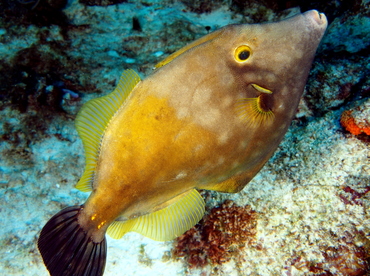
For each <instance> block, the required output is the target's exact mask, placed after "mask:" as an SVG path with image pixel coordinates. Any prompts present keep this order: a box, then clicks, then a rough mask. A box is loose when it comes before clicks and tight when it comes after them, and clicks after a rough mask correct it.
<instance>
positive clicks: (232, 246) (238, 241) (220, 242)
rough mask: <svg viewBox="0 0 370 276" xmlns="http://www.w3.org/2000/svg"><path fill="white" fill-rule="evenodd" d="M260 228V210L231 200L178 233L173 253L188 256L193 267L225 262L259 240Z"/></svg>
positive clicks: (175, 255)
mask: <svg viewBox="0 0 370 276" xmlns="http://www.w3.org/2000/svg"><path fill="white" fill-rule="evenodd" d="M256 228H257V213H256V212H255V211H253V210H252V209H251V208H250V206H244V207H240V206H237V205H235V204H234V203H233V202H232V201H230V200H228V201H225V202H224V203H223V204H222V205H221V206H219V207H215V208H213V209H212V210H211V211H210V213H209V215H208V216H206V217H205V218H204V219H203V220H202V221H201V222H200V223H199V224H197V225H195V226H194V227H193V228H191V229H190V230H189V231H187V232H186V233H185V234H183V235H182V236H180V237H178V238H177V240H176V243H175V248H174V249H173V251H172V254H173V256H174V257H183V258H185V260H186V261H187V263H188V265H189V267H190V268H196V267H203V266H206V265H207V264H211V265H217V264H222V263H225V262H227V261H229V260H230V259H231V258H232V257H237V256H239V255H240V250H241V249H242V248H244V247H245V246H246V245H253V244H254V243H255V236H256V232H257V230H256Z"/></svg>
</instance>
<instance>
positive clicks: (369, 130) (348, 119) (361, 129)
mask: <svg viewBox="0 0 370 276" xmlns="http://www.w3.org/2000/svg"><path fill="white" fill-rule="evenodd" d="M340 123H341V125H342V126H343V127H344V128H345V129H346V130H347V131H349V132H350V133H352V134H353V135H359V134H361V133H366V134H367V135H370V125H367V124H361V123H357V122H356V120H355V118H354V117H353V115H352V110H346V111H344V112H343V113H342V116H341V118H340Z"/></svg>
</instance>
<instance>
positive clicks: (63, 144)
mask: <svg viewBox="0 0 370 276" xmlns="http://www.w3.org/2000/svg"><path fill="white" fill-rule="evenodd" d="M337 2H338V3H340V2H339V1H337ZM358 3H360V4H361V8H360V12H357V14H356V12H354V11H350V12H348V13H346V12H343V13H342V14H338V15H335V16H334V15H333V16H332V18H331V22H330V23H332V24H331V25H330V26H329V29H328V32H327V38H329V39H327V40H325V39H324V43H323V45H321V46H320V49H319V53H318V58H317V59H316V60H315V64H314V65H313V68H314V69H313V72H312V73H311V75H310V79H309V82H308V85H307V91H306V93H307V96H305V98H304V101H302V105H301V107H300V112H299V118H297V119H295V120H294V121H293V123H292V126H291V127H290V128H289V131H288V133H287V134H286V136H285V138H284V140H283V142H282V143H281V145H280V146H279V148H278V150H277V151H276V153H275V154H274V156H273V157H272V158H271V159H270V160H269V161H268V163H267V164H266V165H265V166H264V168H263V169H262V170H261V171H260V172H259V173H258V175H257V176H256V177H255V178H254V179H253V180H252V181H251V182H250V183H249V184H248V185H247V186H246V187H245V188H244V189H243V190H242V191H241V192H240V193H238V194H220V193H216V192H214V193H212V195H213V199H212V200H211V202H207V204H208V206H214V205H217V204H219V203H221V202H223V201H224V200H225V199H232V200H234V201H235V202H236V203H237V204H238V205H247V204H248V205H250V206H251V207H252V209H253V210H255V211H256V212H258V221H257V235H256V241H257V243H258V244H259V245H260V246H259V247H258V248H257V247H246V248H244V249H243V252H242V259H243V260H242V261H241V262H240V260H239V261H238V262H237V264H236V261H234V260H231V261H230V262H227V263H225V264H223V265H219V266H206V267H204V268H200V269H189V268H188V267H187V265H186V263H185V261H184V260H181V259H180V260H174V259H173V258H168V256H170V252H171V249H172V248H173V242H156V241H152V240H150V239H148V238H145V237H143V236H141V235H139V234H135V233H130V234H127V235H125V236H124V237H123V238H122V239H121V240H113V239H111V238H109V237H108V258H107V265H106V270H105V274H104V275H107V276H111V275H163V276H167V275H171V276H173V275H366V274H367V275H370V272H369V271H370V270H369V267H370V264H369V263H367V264H366V259H367V262H369V256H370V245H369V244H370V240H369V239H370V210H369V206H370V193H365V191H367V190H366V188H367V187H369V186H370V148H369V147H370V146H369V145H370V144H369V139H368V138H367V137H365V136H364V135H362V136H361V137H356V136H354V135H352V134H350V133H348V132H346V131H344V129H343V128H342V126H341V125H340V123H339V119H340V116H341V114H342V112H343V111H344V110H347V109H350V108H352V107H353V106H359V105H361V104H362V102H363V101H368V97H369V88H370V82H369V80H368V79H367V78H368V76H369V71H370V67H369V55H368V53H369V46H368V45H370V43H369V35H368V34H369V31H370V23H369V17H368V16H369V9H368V5H369V2H368V1H362V2H361V1H358ZM42 4H43V2H42V1H41V2H40V3H39V5H42ZM36 8H37V7H36ZM254 8H258V6H255V7H254ZM318 8H319V7H318ZM63 12H64V14H65V15H66V16H67V19H68V20H69V22H71V24H73V25H75V26H86V25H88V26H89V27H88V28H86V29H82V27H81V28H80V29H79V28H77V27H76V28H75V29H71V30H70V34H69V38H70V39H71V41H70V43H71V45H70V46H68V47H67V49H66V50H65V52H64V53H65V54H66V55H68V56H69V57H73V58H79V59H82V60H83V61H84V63H83V64H84V67H83V68H81V70H78V68H77V69H76V68H75V70H76V71H74V72H71V76H72V75H73V76H72V77H71V78H70V80H71V82H74V81H78V80H79V81H80V86H83V85H88V84H89V85H90V84H91V85H93V86H95V88H94V89H90V91H89V88H87V89H86V90H85V91H74V92H75V93H77V94H78V100H76V101H72V100H71V97H72V98H73V96H74V94H73V93H68V91H66V93H65V95H64V99H63V101H62V104H61V107H62V108H63V111H64V112H65V113H66V114H67V115H68V116H66V115H65V114H64V115H63V116H62V115H60V114H59V113H58V114H57V115H55V116H54V117H53V116H52V119H49V120H47V127H44V128H43V129H42V130H40V129H38V124H37V123H36V124H35V123H34V120H28V119H27V118H29V116H32V117H33V118H34V117H37V116H39V115H38V110H37V108H34V107H32V106H31V105H29V106H28V108H26V110H19V108H17V107H15V106H14V105H12V104H11V103H9V102H6V99H4V96H2V98H1V99H2V101H3V102H2V106H1V108H0V113H1V114H0V116H1V121H0V134H1V137H2V138H3V140H2V141H1V143H0V152H1V158H0V199H1V204H0V245H1V246H0V256H1V259H0V275H38V276H41V275H48V273H47V270H46V269H45V267H44V265H43V262H42V260H41V257H40V255H39V253H38V250H37V247H36V241H37V237H38V233H39V231H40V229H41V228H42V226H43V225H44V224H45V223H46V221H47V220H48V219H49V218H50V217H51V216H52V215H53V214H55V213H56V212H58V211H59V210H60V209H61V208H63V207H66V206H70V205H76V204H81V203H83V202H84V199H86V197H87V195H86V194H84V193H82V192H79V191H77V190H76V189H75V188H74V185H75V183H77V181H78V179H79V177H80V176H81V174H82V172H83V168H84V156H83V148H82V144H81V141H80V140H79V138H78V136H77V133H76V130H75V128H74V123H73V118H74V116H75V115H76V112H77V111H78V109H79V107H80V106H81V105H82V103H84V102H86V101H87V100H88V99H91V98H94V97H97V96H99V95H101V94H99V93H100V92H102V93H103V94H105V93H108V92H110V91H111V90H112V89H113V87H114V83H115V82H116V80H117V79H118V78H119V76H120V73H121V72H122V71H123V70H124V69H126V68H134V69H136V70H138V71H139V72H140V74H141V76H143V77H144V76H145V75H146V74H147V73H149V72H150V68H151V67H152V66H153V64H154V63H155V62H157V61H159V60H160V59H161V58H163V57H165V56H166V55H167V54H169V53H170V52H172V51H174V50H176V49H178V48H179V47H181V46H182V45H184V43H186V42H187V41H191V40H192V39H194V38H197V37H200V36H202V35H204V34H206V33H207V31H206V30H205V26H210V27H211V29H212V30H213V29H217V28H218V27H221V26H224V25H227V24H229V23H237V22H245V21H247V22H253V20H252V19H248V18H247V19H246V18H245V17H244V16H243V15H242V14H241V13H238V12H235V11H230V10H229V7H228V6H227V5H224V4H220V5H219V6H217V7H216V8H215V9H213V10H212V11H211V12H210V13H203V14H197V13H195V12H191V11H190V10H189V8H188V7H186V6H185V5H184V4H183V3H174V4H168V3H167V4H164V3H162V2H161V1H146V2H145V3H144V4H143V3H122V4H119V5H113V6H107V7H97V6H92V7H89V6H85V5H82V4H79V3H78V1H74V0H73V1H69V3H68V5H67V6H66V8H65V9H64V10H63ZM297 12H299V8H297V7H296V8H292V9H290V10H289V11H288V12H285V13H283V14H282V15H281V14H280V15H278V14H279V13H273V12H272V11H266V14H267V15H266V17H265V19H269V20H276V19H278V18H279V17H285V16H287V14H288V13H291V14H294V13H297ZM251 14H253V12H251ZM364 15H365V16H364ZM366 15H367V16H366ZM133 16H136V17H137V18H138V19H139V22H140V24H141V28H142V31H141V32H140V31H132V17H133ZM359 18H360V19H359ZM346 20H348V21H346ZM346 22H349V23H346ZM358 22H361V23H358ZM172 23H173V24H172ZM174 23H176V24H174ZM356 24H357V25H356ZM359 26H360V27H359ZM169 28H173V29H169ZM176 28H177V29H176ZM359 28H360V29H361V30H360V29H359ZM40 29H42V30H43V31H45V30H48V33H47V36H48V38H47V39H46V40H47V41H54V42H55V43H62V42H63V39H64V38H63V37H62V36H61V34H60V32H61V31H60V27H59V26H56V25H51V26H48V27H38V26H34V25H29V26H24V27H20V28H18V29H16V31H17V32H18V33H17V32H15V31H14V30H11V29H9V28H8V27H7V28H2V29H0V30H1V43H0V56H1V57H0V59H1V60H3V63H5V62H6V63H9V64H11V62H12V58H13V57H14V56H15V55H17V53H18V52H19V51H20V50H22V49H26V48H29V47H30V46H31V45H37V47H40V48H42V47H46V50H45V49H44V50H42V51H48V49H49V48H48V47H50V44H49V46H42V45H39V44H38V43H39V39H40V37H39V32H40ZM181 29H183V31H184V33H181V31H179V30H181ZM339 29H340V31H338V30H339ZM348 29H350V31H348ZM347 31H348V33H346V32H347ZM165 32H167V34H166V33H165ZM192 35H193V36H194V37H192ZM166 36H167V41H164V40H163V37H166ZM177 36H179V37H181V38H183V39H184V38H185V40H186V42H184V41H181V40H180V41H179V40H178V39H177ZM138 37H139V38H140V39H138V40H135V41H140V43H141V44H138V45H134V46H131V48H130V49H131V50H132V51H131V52H130V51H126V50H123V49H122V45H124V43H126V42H127V43H129V41H130V39H131V38H136V39H137V38H138ZM336 39H337V40H338V41H335V40H336ZM361 43H362V44H361ZM336 47H339V48H340V50H338V54H336V53H335V48H336ZM353 47H354V49H353ZM356 47H357V48H356ZM361 47H362V48H361ZM40 51H41V50H40ZM135 51H136V52H135ZM333 51H334V53H333ZM336 57H337V58H338V59H335V58H336ZM355 57H357V58H355ZM351 58H352V59H351ZM50 70H54V68H50ZM318 76H321V77H320V78H319V77H318ZM66 78H67V79H68V76H67V77H66ZM2 81H3V82H4V81H5V80H4V79H3V80H2ZM2 85H3V83H2ZM346 85H347V86H348V85H350V87H352V88H351V89H350V90H349V92H348V91H347V92H348V93H347V94H346V95H345V96H343V93H344V92H343V90H345V88H346V87H347V86H346ZM77 86H78V85H77V84H76V85H75V86H70V87H77ZM66 88H68V89H69V90H73V89H72V88H69V87H68V86H67V85H66ZM366 89H367V90H366ZM75 90H76V89H75ZM365 90H366V91H367V92H366V91H365ZM341 91H342V92H343V93H342V92H341ZM363 91H365V92H366V93H365V92H363ZM339 94H340V95H341V97H339V96H338V95H339ZM348 94H349V95H348ZM368 106H369V105H368ZM43 108H48V107H47V105H45V106H44V107H43ZM366 112H367V113H366ZM369 113H370V112H369V110H367V111H366V110H365V111H364V114H365V115H364V116H365V119H367V120H368V121H369V122H370V118H369ZM366 114H367V115H366ZM40 116H41V115H40ZM366 116H367V117H366ZM41 120H43V119H42V118H41ZM36 121H37V120H36ZM14 137H16V138H14ZM29 137H32V139H30V138H29ZM345 187H351V188H352V189H353V190H356V191H357V192H359V193H363V194H362V195H361V196H359V197H357V198H354V196H353V194H351V193H350V192H348V191H349V190H348V189H345ZM261 248H262V249H261ZM328 251H331V252H333V251H335V252H340V255H341V256H343V258H342V259H340V258H338V259H339V260H337V261H333V259H330V258H329V257H327V256H326V258H325V252H328ZM358 252H360V253H358ZM330 254H331V253H329V255H330ZM361 258H362V259H361ZM344 260H353V263H352V264H350V265H352V270H351V271H352V272H353V271H359V272H357V273H358V274H356V273H354V274H349V272H348V271H350V270H346V271H347V273H348V274H346V273H343V271H344V270H342V272H341V271H340V269H339V270H338V267H340V265H337V266H336V265H334V263H335V262H337V264H338V263H341V262H344ZM349 263H351V262H349ZM315 264H320V265H319V266H320V267H321V273H323V274H315V271H313V269H311V271H309V270H310V267H313V266H315ZM356 266H358V267H360V268H362V270H361V269H360V270H356V269H354V268H353V267H356ZM319 272H320V271H319ZM319 272H317V273H319ZM324 272H326V273H327V274H324ZM329 272H330V273H332V274H329ZM361 273H362V274H361Z"/></svg>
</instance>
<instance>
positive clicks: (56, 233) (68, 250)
mask: <svg viewBox="0 0 370 276" xmlns="http://www.w3.org/2000/svg"><path fill="white" fill-rule="evenodd" d="M81 208H82V207H81V206H72V207H68V208H65V209H63V210H62V211H60V212H59V213H57V214H56V215H54V216H53V217H52V218H51V219H50V220H49V221H48V222H47V223H46V224H45V226H44V227H43V228H42V230H41V233H40V237H39V239H38V243H37V245H38V248H39V251H40V253H41V256H42V258H43V260H44V263H45V265H46V267H47V269H48V270H49V272H50V274H51V275H53V276H64V275H74V276H87V275H89V276H102V275H103V272H104V267H105V260H106V251H107V244H106V239H105V238H104V239H103V240H102V241H101V242H99V243H96V242H94V241H92V239H91V238H90V237H88V235H87V234H86V233H85V231H84V229H82V228H81V226H80V225H79V223H78V219H77V216H78V214H79V211H80V210H81Z"/></svg>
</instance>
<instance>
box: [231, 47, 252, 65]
mask: <svg viewBox="0 0 370 276" xmlns="http://www.w3.org/2000/svg"><path fill="white" fill-rule="evenodd" d="M250 56H251V48H249V47H248V46H247V45H240V46H239V47H237V48H236V49H235V53H234V58H235V60H236V61H237V62H244V61H246V60H247V59H248V58H249V57H250Z"/></svg>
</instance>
